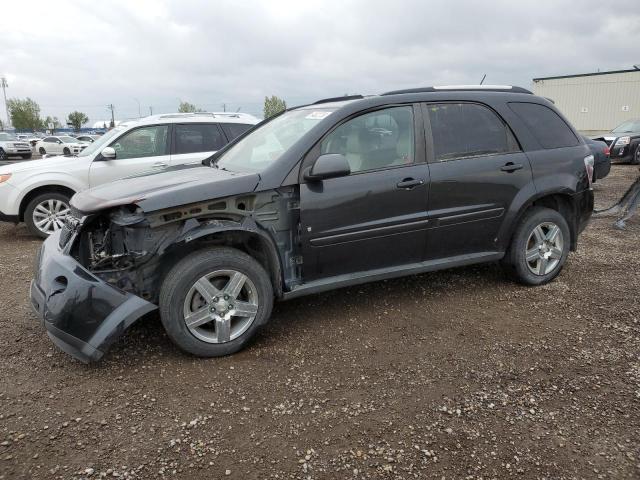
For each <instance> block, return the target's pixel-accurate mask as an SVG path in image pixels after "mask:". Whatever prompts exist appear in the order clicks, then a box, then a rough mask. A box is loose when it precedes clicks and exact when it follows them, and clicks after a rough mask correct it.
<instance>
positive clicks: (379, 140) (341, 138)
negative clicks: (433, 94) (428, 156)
mask: <svg viewBox="0 0 640 480" xmlns="http://www.w3.org/2000/svg"><path fill="white" fill-rule="evenodd" d="M413 133H414V127H413V108H412V107H392V108H386V109H384V110H378V111H375V112H371V113H367V114H364V115H360V116H359V117H356V118H354V119H351V120H349V121H347V122H345V123H343V124H342V125H340V126H339V127H338V128H336V129H335V130H334V131H333V132H331V133H330V134H329V135H327V136H326V137H325V138H324V140H322V143H321V144H320V153H321V154H325V153H341V154H342V155H344V156H345V157H346V158H347V161H348V162H349V166H350V167H351V172H352V173H353V172H361V171H365V170H376V169H380V168H386V167H391V166H398V165H405V164H410V163H413V161H414V155H415V141H414V134H413Z"/></svg>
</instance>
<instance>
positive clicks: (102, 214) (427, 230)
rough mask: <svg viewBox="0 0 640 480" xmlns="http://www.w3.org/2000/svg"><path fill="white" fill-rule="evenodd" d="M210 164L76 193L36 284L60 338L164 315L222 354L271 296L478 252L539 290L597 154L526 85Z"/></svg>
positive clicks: (434, 90) (363, 119) (464, 94)
mask: <svg viewBox="0 0 640 480" xmlns="http://www.w3.org/2000/svg"><path fill="white" fill-rule="evenodd" d="M203 163H204V164H203V165H202V166H200V165H197V166H182V167H176V168H174V169H172V170H170V171H164V172H163V173H158V174H150V175H146V176H140V177H137V178H129V179H125V180H120V181H117V182H114V183H111V184H108V185H104V186H100V187H97V188H94V189H92V190H88V191H85V192H82V193H79V194H77V195H75V196H74V197H73V199H72V200H71V205H72V212H73V214H72V215H70V216H68V217H67V218H66V223H65V226H64V228H63V229H62V230H60V231H59V232H56V233H55V234H53V235H52V236H51V237H50V238H49V239H48V240H46V241H45V242H44V245H43V247H42V250H41V251H40V253H39V258H38V259H37V272H36V278H35V279H34V280H33V282H32V285H31V301H32V304H33V306H34V308H35V309H36V311H37V312H38V315H39V316H40V317H41V318H42V319H43V322H44V325H45V327H46V329H47V331H48V333H49V336H50V337H51V338H52V340H53V341H54V342H55V343H56V344H57V345H58V346H59V347H60V348H62V349H63V350H64V351H66V352H67V353H70V354H71V355H73V356H74V357H76V358H78V359H80V360H83V361H91V360H98V359H99V358H101V357H102V355H103V354H104V352H105V351H106V349H107V348H108V346H109V345H110V344H111V343H112V342H113V341H114V340H115V339H116V338H117V337H118V336H119V335H121V334H122V332H124V331H125V329H127V328H128V327H129V326H130V325H131V324H132V323H133V322H134V321H136V320H137V319H138V318H140V317H141V316H143V315H144V314H146V313H148V312H151V311H153V310H156V309H159V312H160V318H161V321H162V323H163V325H164V327H165V329H166V331H167V333H168V334H169V336H170V337H171V339H172V340H173V341H174V342H175V343H176V344H177V345H178V346H179V347H180V348H182V349H183V350H186V351H187V352H190V353H192V354H195V355H199V356H218V355H227V354H230V353H233V352H236V351H238V350H239V349H241V348H242V347H243V346H245V345H246V344H247V342H248V341H249V339H250V338H251V337H253V335H254V334H255V333H256V331H257V330H258V329H259V328H260V327H261V326H262V325H264V324H265V322H266V321H267V320H268V319H269V316H270V314H271V308H272V305H273V301H274V299H280V300H283V299H284V300H286V299H290V298H294V297H299V296H302V295H308V294H313V293H317V292H322V291H325V290H330V289H334V288H339V287H345V286H348V285H355V284H358V283H364V282H370V281H375V280H380V279H387V278H392V277H399V276H403V275H411V274H416V273H421V272H429V271H433V270H439V269H443V268H448V267H455V266H461V265H469V264H473V263H480V262H490V261H497V260H499V261H501V262H502V264H503V265H504V266H505V269H506V270H507V271H508V272H509V273H510V274H511V275H513V276H514V277H515V278H516V279H517V280H519V281H520V282H522V283H524V284H527V285H540V284H544V283H546V282H549V281H550V280H552V279H553V278H554V277H555V276H556V275H558V273H559V272H560V270H561V269H562V266H563V264H564V263H565V261H566V259H567V256H568V253H569V250H575V248H576V244H577V240H578V234H579V233H580V232H581V231H582V229H583V228H584V227H585V225H586V223H587V221H588V219H589V217H590V215H591V212H592V209H593V193H592V190H591V175H592V173H593V157H592V155H591V152H590V150H589V147H588V146H587V145H586V144H585V143H584V141H583V139H582V138H581V137H580V136H579V135H578V134H577V133H576V131H575V130H574V129H573V128H572V127H571V125H569V123H568V122H567V121H566V119H564V118H563V116H562V115H561V114H560V113H559V112H558V111H557V109H556V108H555V107H554V106H553V104H551V103H550V102H549V101H547V100H545V99H543V98H539V97H536V96H534V95H532V94H531V92H529V91H527V90H524V89H521V88H517V87H486V86H483V87H430V88H421V89H412V90H403V91H395V92H389V93H386V94H383V95H378V96H371V97H362V96H351V97H342V98H334V99H327V100H321V101H318V102H316V103H314V104H312V105H306V106H302V107H296V108H292V109H289V110H287V111H286V112H283V113H282V114H280V115H278V116H276V117H274V118H271V119H269V120H266V121H264V122H262V123H261V124H259V125H257V126H256V127H254V128H253V129H251V130H250V131H248V132H247V133H245V134H243V135H242V136H241V137H239V138H238V139H237V140H235V141H234V142H232V143H231V144H229V145H228V146H227V147H225V148H224V149H223V150H221V151H220V152H218V153H217V154H216V155H214V156H213V157H211V158H210V159H208V160H205V162H203Z"/></svg>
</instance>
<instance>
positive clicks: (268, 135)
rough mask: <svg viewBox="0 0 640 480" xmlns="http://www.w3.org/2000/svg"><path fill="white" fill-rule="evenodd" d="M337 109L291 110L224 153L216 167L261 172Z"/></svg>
mask: <svg viewBox="0 0 640 480" xmlns="http://www.w3.org/2000/svg"><path fill="white" fill-rule="evenodd" d="M335 110H337V108H316V109H306V108H305V109H302V110H291V111H289V112H285V113H283V114H282V115H280V116H278V117H276V118H274V119H273V120H271V121H270V122H268V123H265V124H264V125H262V126H261V127H259V128H258V129H257V130H254V131H253V132H251V133H250V134H249V135H247V136H246V137H244V138H243V139H242V140H240V141H239V142H238V143H236V144H235V145H234V146H233V147H231V148H230V149H229V150H228V151H226V152H224V153H223V154H222V156H221V157H220V159H219V160H218V162H217V163H216V165H217V166H218V167H219V168H223V169H225V170H231V171H246V170H249V171H261V170H264V169H265V168H267V167H268V166H269V165H271V164H272V163H273V162H275V161H276V160H278V159H279V158H280V157H281V156H282V154H283V153H284V152H286V151H287V150H288V149H289V147H291V145H293V144H294V143H295V142H297V141H298V140H299V139H300V138H301V137H302V136H303V135H304V134H305V133H307V132H308V131H309V130H311V128H313V127H314V126H315V125H317V123H318V122H319V121H320V120H322V119H323V118H326V117H328V116H329V115H331V113H333V112H334V111H335Z"/></svg>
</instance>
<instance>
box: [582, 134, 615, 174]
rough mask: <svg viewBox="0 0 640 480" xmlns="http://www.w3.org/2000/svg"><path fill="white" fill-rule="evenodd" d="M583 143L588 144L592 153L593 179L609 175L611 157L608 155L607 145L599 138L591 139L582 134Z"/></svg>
mask: <svg viewBox="0 0 640 480" xmlns="http://www.w3.org/2000/svg"><path fill="white" fill-rule="evenodd" d="M582 138H583V139H584V141H585V143H586V144H587V145H589V148H590V149H591V153H593V158H594V167H593V181H594V182H595V181H596V180H598V179H601V178H604V177H606V176H607V175H609V172H610V171H611V158H610V157H609V150H610V149H609V146H608V145H607V144H606V143H605V142H603V141H600V140H593V139H592V138H589V137H586V136H584V135H583V136H582Z"/></svg>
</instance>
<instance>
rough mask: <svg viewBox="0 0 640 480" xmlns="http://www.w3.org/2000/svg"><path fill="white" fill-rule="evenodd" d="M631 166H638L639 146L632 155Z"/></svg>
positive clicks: (639, 157) (639, 160)
mask: <svg viewBox="0 0 640 480" xmlns="http://www.w3.org/2000/svg"><path fill="white" fill-rule="evenodd" d="M631 165H640V145H638V146H637V147H636V151H635V152H634V153H633V158H632V159H631Z"/></svg>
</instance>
